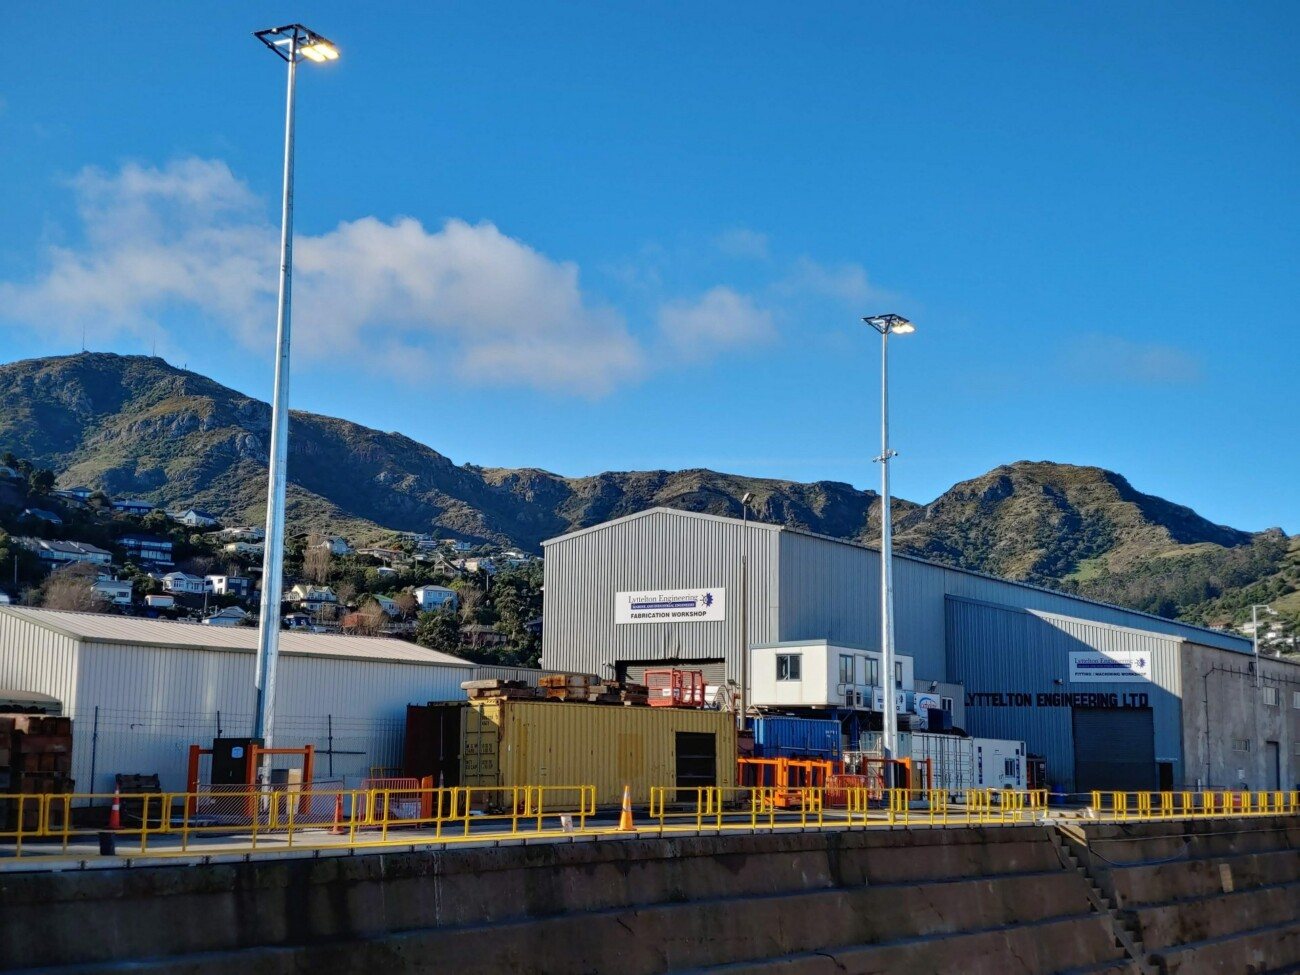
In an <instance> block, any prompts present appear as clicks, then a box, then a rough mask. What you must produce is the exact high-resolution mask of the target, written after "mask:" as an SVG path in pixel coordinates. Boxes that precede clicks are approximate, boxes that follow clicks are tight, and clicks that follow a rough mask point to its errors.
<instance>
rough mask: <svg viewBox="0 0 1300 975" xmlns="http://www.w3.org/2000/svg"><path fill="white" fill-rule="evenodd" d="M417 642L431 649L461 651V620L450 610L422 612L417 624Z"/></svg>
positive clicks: (455, 652) (445, 651)
mask: <svg viewBox="0 0 1300 975" xmlns="http://www.w3.org/2000/svg"><path fill="white" fill-rule="evenodd" d="M415 642H416V643H418V644H419V645H420V646H422V647H428V648H429V649H430V650H441V651H442V652H443V653H453V654H458V653H460V649H461V648H460V620H458V619H457V618H456V614H455V613H454V612H452V611H450V610H445V609H439V610H436V611H434V612H431V613H421V614H420V620H419V622H418V623H417V624H416V626H415Z"/></svg>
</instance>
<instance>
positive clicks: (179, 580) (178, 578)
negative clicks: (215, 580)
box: [162, 572, 208, 596]
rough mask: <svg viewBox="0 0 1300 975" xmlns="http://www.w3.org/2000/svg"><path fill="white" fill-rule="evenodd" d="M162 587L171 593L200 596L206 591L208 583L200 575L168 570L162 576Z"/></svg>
mask: <svg viewBox="0 0 1300 975" xmlns="http://www.w3.org/2000/svg"><path fill="white" fill-rule="evenodd" d="M162 587H163V588H164V589H165V590H167V591H168V592H172V593H176V592H180V593H187V594H189V595H191V596H202V595H203V593H204V592H205V591H207V587H208V583H207V580H205V579H204V578H203V577H202V576H192V575H190V574H189V573H188V572H168V573H167V574H166V575H165V576H163V577H162Z"/></svg>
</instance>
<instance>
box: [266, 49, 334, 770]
mask: <svg viewBox="0 0 1300 975" xmlns="http://www.w3.org/2000/svg"><path fill="white" fill-rule="evenodd" d="M253 36H254V37H256V38H257V39H258V40H259V41H261V42H262V43H263V44H265V45H266V46H267V47H268V48H270V49H271V50H272V51H274V52H275V53H276V54H277V55H279V56H280V57H281V58H283V59H284V60H285V62H286V63H287V64H288V65H289V85H288V93H287V95H286V96H285V105H284V193H283V197H282V200H281V207H280V296H279V301H278V304H277V309H276V320H275V346H276V363H275V392H274V396H273V397H272V400H271V459H270V463H269V464H268V468H267V473H268V475H269V477H268V484H267V487H266V537H265V539H263V554H262V611H261V617H260V618H259V620H258V626H259V632H258V639H257V677H256V683H257V710H256V712H255V717H254V719H253V737H254V738H259V739H261V740H262V743H263V744H264V745H265V746H266V747H268V748H269V747H271V744H272V742H271V736H272V733H273V723H274V715H275V668H276V664H277V662H278V659H279V656H280V596H281V590H282V589H283V585H284V580H283V574H284V489H285V467H286V462H287V460H288V452H289V451H288V448H289V305H290V297H291V293H292V283H293V116H294V111H293V109H294V91H295V87H296V84H295V83H296V80H297V74H298V62H299V61H302V60H303V59H304V58H305V59H306V60H308V61H316V62H321V61H334V60H336V59H337V58H338V56H339V52H338V48H336V47H335V46H334V45H333V44H331V43H330V42H329V41H328V40H326V39H325V38H324V37H322V36H321V35H320V34H317V33H316V32H315V31H311V30H308V29H307V28H306V27H303V26H302V24H286V25H285V26H283V27H272V28H269V29H267V30H259V31H256V32H254V34H253Z"/></svg>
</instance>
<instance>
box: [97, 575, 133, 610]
mask: <svg viewBox="0 0 1300 975" xmlns="http://www.w3.org/2000/svg"><path fill="white" fill-rule="evenodd" d="M90 588H91V589H93V590H94V591H95V592H96V593H98V594H99V595H100V596H101V597H103V599H104V600H105V601H106V602H110V603H112V604H113V605H114V606H130V605H131V596H132V587H131V583H130V582H128V581H127V580H126V579H110V578H108V576H100V578H98V579H96V580H95V582H94V584H93V585H92V586H91V587H90Z"/></svg>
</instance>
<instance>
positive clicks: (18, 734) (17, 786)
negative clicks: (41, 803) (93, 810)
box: [0, 714, 72, 830]
mask: <svg viewBox="0 0 1300 975" xmlns="http://www.w3.org/2000/svg"><path fill="white" fill-rule="evenodd" d="M71 772H72V719H71V718H57V717H50V716H47V715H43V714H0V829H5V830H8V829H16V828H17V826H18V823H19V809H18V806H19V804H18V801H17V800H16V799H13V798H7V797H6V796H5V795H3V794H4V793H8V794H9V795H10V796H12V795H43V794H54V795H64V794H66V793H69V792H71V791H72V778H71ZM38 815H39V812H38V809H37V804H36V803H34V802H28V803H26V804H25V805H24V807H23V810H22V821H23V828H24V829H34V828H36V826H37V825H38V824H37V818H38Z"/></svg>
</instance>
